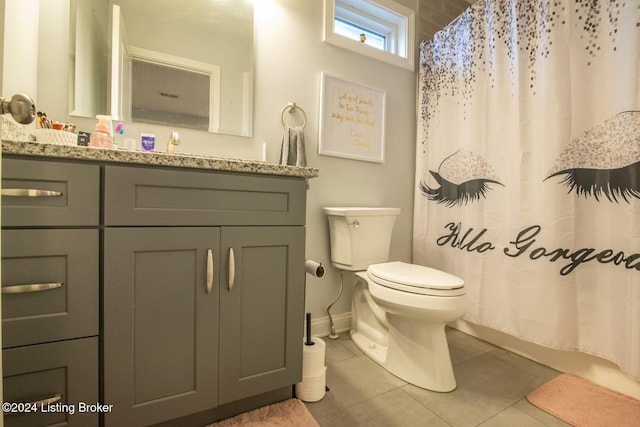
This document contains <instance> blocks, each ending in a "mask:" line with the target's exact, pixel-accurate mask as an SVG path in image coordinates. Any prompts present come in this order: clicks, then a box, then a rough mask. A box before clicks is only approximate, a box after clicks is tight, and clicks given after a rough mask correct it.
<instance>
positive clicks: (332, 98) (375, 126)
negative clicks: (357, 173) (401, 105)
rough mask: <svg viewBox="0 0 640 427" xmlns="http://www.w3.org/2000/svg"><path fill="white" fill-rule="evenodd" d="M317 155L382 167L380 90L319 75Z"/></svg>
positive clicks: (383, 96)
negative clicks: (342, 158)
mask: <svg viewBox="0 0 640 427" xmlns="http://www.w3.org/2000/svg"><path fill="white" fill-rule="evenodd" d="M320 95H321V100H320V126H319V129H320V135H319V139H318V141H319V142H318V153H319V154H321V155H326V156H335V157H344V158H347V159H354V160H363V161H368V162H375V163H384V154H385V140H384V128H385V101H386V93H385V92H384V91H383V90H380V89H376V88H372V87H369V86H364V85H361V84H358V83H354V82H350V81H347V80H344V79H340V78H338V77H335V76H332V75H330V74H327V73H324V72H323V73H322V75H321V88H320Z"/></svg>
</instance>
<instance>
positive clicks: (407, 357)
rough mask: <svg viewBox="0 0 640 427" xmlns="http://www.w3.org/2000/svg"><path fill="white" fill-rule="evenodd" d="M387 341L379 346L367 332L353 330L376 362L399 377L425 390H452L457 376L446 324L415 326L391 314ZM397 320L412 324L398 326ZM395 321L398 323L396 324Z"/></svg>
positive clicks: (363, 350) (361, 346) (356, 337)
mask: <svg viewBox="0 0 640 427" xmlns="http://www.w3.org/2000/svg"><path fill="white" fill-rule="evenodd" d="M389 322H390V324H391V326H390V329H389V335H387V339H388V344H387V345H386V346H384V345H380V344H378V343H376V342H374V341H373V340H371V339H370V338H369V337H367V335H366V334H364V333H362V332H359V331H357V330H351V339H352V340H353V342H354V344H355V345H356V346H357V347H358V348H359V349H360V350H362V352H363V353H364V354H366V355H367V356H369V357H370V358H371V359H372V360H373V361H374V362H376V363H378V364H379V365H380V366H382V367H383V368H385V369H386V370H387V371H389V372H390V373H392V374H393V375H395V376H397V377H398V378H400V379H402V380H404V381H406V382H408V383H410V384H413V385H416V386H418V387H420V388H424V389H426V390H431V391H437V392H443V393H445V392H450V391H453V390H454V389H455V388H456V379H455V376H454V374H453V366H452V364H451V358H450V354H449V347H448V345H447V338H446V335H445V331H444V328H445V324H444V323H432V324H428V325H425V324H424V322H422V323H421V324H420V327H419V328H418V327H412V326H411V325H410V323H411V320H407V319H401V318H399V317H397V316H389ZM396 322H400V323H409V324H404V325H401V329H398V327H397V324H396ZM394 324H395V325H394Z"/></svg>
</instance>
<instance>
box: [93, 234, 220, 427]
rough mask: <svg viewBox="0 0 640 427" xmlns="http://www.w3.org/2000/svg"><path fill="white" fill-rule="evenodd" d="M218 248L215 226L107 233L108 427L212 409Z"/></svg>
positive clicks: (214, 400) (215, 372) (215, 378)
mask: <svg viewBox="0 0 640 427" xmlns="http://www.w3.org/2000/svg"><path fill="white" fill-rule="evenodd" d="M219 242H220V230H219V229H217V228H213V227H208V228H203V227H186V228H181V227H171V228H161V227H149V228H107V229H105V231H104V245H105V249H104V295H103V298H104V396H105V403H109V404H113V412H111V413H109V414H106V417H105V424H106V425H107V426H124V425H126V426H137V425H149V424H154V423H158V422H161V421H165V420H169V419H173V418H177V417H180V416H183V415H187V414H191V413H194V412H198V411H202V410H205V409H208V408H212V407H215V406H217V402H218V303H219V289H218V279H217V278H218V274H217V268H218V265H219V251H218V247H219V246H218V245H219ZM209 254H210V255H209ZM208 279H209V280H210V281H212V282H211V283H210V284H209V283H208ZM208 285H209V286H208Z"/></svg>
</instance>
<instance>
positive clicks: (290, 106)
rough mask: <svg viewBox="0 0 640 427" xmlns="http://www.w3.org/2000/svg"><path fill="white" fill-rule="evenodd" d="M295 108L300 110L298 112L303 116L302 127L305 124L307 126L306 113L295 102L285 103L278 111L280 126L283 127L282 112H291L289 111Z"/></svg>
mask: <svg viewBox="0 0 640 427" xmlns="http://www.w3.org/2000/svg"><path fill="white" fill-rule="evenodd" d="M296 108H297V109H298V110H300V112H301V113H302V115H303V116H304V121H303V122H302V128H303V129H304V128H305V126H307V113H305V112H304V110H303V109H302V108H300V107H298V106H297V105H296V103H295V102H289V103H288V104H287V105H285V106H284V108H283V109H282V111H281V112H280V123H282V127H284V113H291V111H292V110H295V109H296Z"/></svg>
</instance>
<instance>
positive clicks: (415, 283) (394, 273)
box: [367, 261, 464, 296]
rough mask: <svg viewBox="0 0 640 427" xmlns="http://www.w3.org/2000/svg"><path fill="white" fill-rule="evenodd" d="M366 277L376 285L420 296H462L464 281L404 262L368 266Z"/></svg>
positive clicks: (441, 272)
mask: <svg viewBox="0 0 640 427" xmlns="http://www.w3.org/2000/svg"><path fill="white" fill-rule="evenodd" d="M367 272H368V275H369V277H370V278H371V280H373V281H374V282H376V283H377V284H379V285H381V286H386V287H389V288H393V289H397V290H399V291H405V292H413V293H417V294H422V295H436V296H456V295H463V294H464V281H463V280H462V279H461V278H459V277H457V276H454V275H453V274H449V273H445V272H444V271H440V270H436V269H434V268H429V267H425V266H422V265H415V264H407V263H405V262H399V261H394V262H385V263H381V264H372V265H370V266H369V268H368V270H367Z"/></svg>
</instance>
